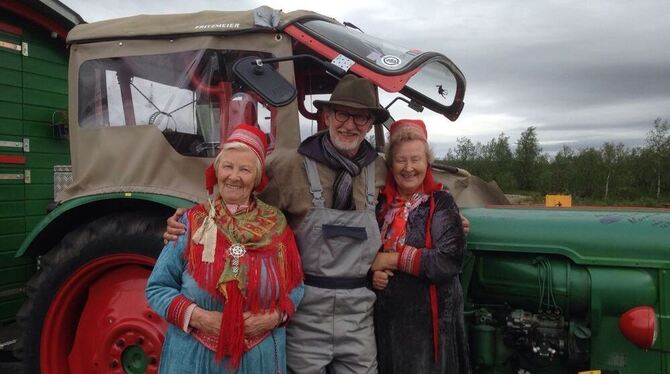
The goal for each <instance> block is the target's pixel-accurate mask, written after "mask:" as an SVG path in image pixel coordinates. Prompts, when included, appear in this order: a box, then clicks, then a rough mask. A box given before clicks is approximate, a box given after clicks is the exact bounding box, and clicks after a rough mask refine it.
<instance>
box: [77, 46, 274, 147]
mask: <svg viewBox="0 0 670 374" xmlns="http://www.w3.org/2000/svg"><path fill="white" fill-rule="evenodd" d="M252 55H253V56H258V57H259V58H268V57H272V56H270V55H269V54H263V53H259V52H247V51H236V50H197V51H187V52H179V53H169V54H158V55H147V56H131V57H114V58H103V59H97V60H90V61H86V62H84V63H83V64H82V66H81V68H80V71H79V113H78V119H79V126H80V127H82V128H99V127H114V126H136V125H144V126H155V127H156V128H157V129H159V130H160V131H161V132H162V133H163V135H164V136H165V138H166V139H167V140H168V142H169V143H170V144H171V145H172V146H173V147H174V148H175V150H177V151H178V152H179V153H181V154H183V155H187V156H198V157H211V156H213V155H214V154H215V148H216V147H217V146H218V144H219V143H220V141H221V139H222V138H223V139H225V138H226V137H227V135H228V134H229V133H230V132H231V131H232V130H233V129H234V128H235V127H236V126H237V125H239V124H241V123H247V124H252V125H258V126H259V127H260V128H261V129H263V131H265V132H266V133H268V134H269V135H272V132H273V131H272V127H273V126H272V121H273V120H272V118H273V113H274V112H275V111H276V109H275V108H274V107H272V106H269V105H267V104H266V103H264V101H263V100H262V99H261V98H260V97H259V96H258V95H256V94H255V93H254V92H253V91H251V90H249V89H247V88H246V87H245V86H244V84H243V83H241V82H239V81H238V80H237V79H236V78H235V76H234V75H233V74H232V73H231V67H232V65H233V64H234V63H235V62H236V61H237V60H238V59H240V58H243V57H247V56H252ZM270 137H271V138H272V136H270Z"/></svg>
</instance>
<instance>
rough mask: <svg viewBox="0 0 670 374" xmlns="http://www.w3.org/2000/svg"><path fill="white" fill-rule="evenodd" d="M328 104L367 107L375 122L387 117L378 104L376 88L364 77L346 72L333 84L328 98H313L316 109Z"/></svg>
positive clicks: (384, 110)
mask: <svg viewBox="0 0 670 374" xmlns="http://www.w3.org/2000/svg"><path fill="white" fill-rule="evenodd" d="M328 105H341V106H345V107H349V108H356V109H367V110H369V111H370V112H372V115H373V116H374V117H375V123H382V122H384V121H386V120H387V119H388V118H389V116H390V115H389V112H388V110H386V109H384V108H382V107H380V106H379V98H378V97H377V89H376V88H375V86H373V85H372V83H370V81H369V80H367V79H365V78H359V77H357V76H355V75H352V74H347V75H345V76H344V77H342V79H340V81H339V82H338V83H337V86H335V89H334V90H333V93H332V95H330V100H314V106H315V107H317V108H318V109H321V108H323V107H324V106H328Z"/></svg>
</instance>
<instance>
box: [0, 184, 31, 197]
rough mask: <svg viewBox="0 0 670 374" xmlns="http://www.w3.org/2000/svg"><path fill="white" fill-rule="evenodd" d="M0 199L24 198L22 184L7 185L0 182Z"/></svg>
mask: <svg viewBox="0 0 670 374" xmlns="http://www.w3.org/2000/svg"><path fill="white" fill-rule="evenodd" d="M0 192H2V193H0V201H16V200H23V199H24V198H25V195H26V194H25V191H24V189H23V184H22V185H13V186H12V185H7V184H4V183H0Z"/></svg>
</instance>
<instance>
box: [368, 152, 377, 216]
mask: <svg viewBox="0 0 670 374" xmlns="http://www.w3.org/2000/svg"><path fill="white" fill-rule="evenodd" d="M365 193H366V204H367V208H368V209H370V210H372V211H373V212H374V211H375V200H376V195H377V191H376V190H375V162H374V161H373V162H371V163H370V164H368V166H366V167H365Z"/></svg>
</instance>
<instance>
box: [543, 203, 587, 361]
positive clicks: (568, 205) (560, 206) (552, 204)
mask: <svg viewBox="0 0 670 374" xmlns="http://www.w3.org/2000/svg"><path fill="white" fill-rule="evenodd" d="M544 206H546V207H550V208H569V207H571V206H572V195H546V196H545V197H544ZM585 373H589V372H588V371H587V372H585Z"/></svg>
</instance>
